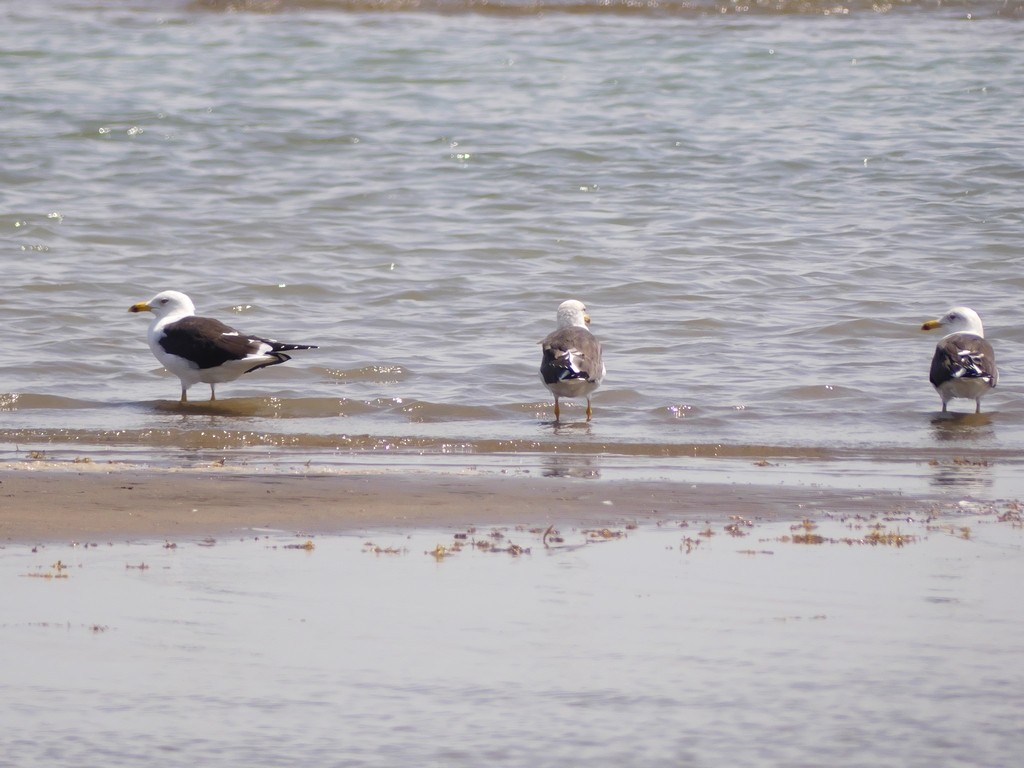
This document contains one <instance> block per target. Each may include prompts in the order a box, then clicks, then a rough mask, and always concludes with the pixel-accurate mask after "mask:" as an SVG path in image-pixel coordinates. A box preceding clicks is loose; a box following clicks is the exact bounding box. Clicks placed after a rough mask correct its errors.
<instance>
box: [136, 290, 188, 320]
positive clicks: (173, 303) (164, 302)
mask: <svg viewBox="0 0 1024 768" xmlns="http://www.w3.org/2000/svg"><path fill="white" fill-rule="evenodd" d="M128 311H129V312H152V313H153V314H154V315H156V317H157V320H162V319H164V318H165V317H175V318H180V317H188V316H189V315H194V314H195V313H196V306H195V304H193V303H192V299H190V298H189V297H188V296H186V295H185V294H184V293H181V292H180V291H161V292H160V293H158V294H157V295H156V296H154V297H153V298H152V299H150V300H149V301H140V302H139V303H138V304H132V305H131V306H130V307H128Z"/></svg>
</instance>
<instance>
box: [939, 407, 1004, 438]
mask: <svg viewBox="0 0 1024 768" xmlns="http://www.w3.org/2000/svg"><path fill="white" fill-rule="evenodd" d="M931 425H932V435H933V436H934V437H935V439H936V440H937V441H939V442H943V441H950V440H976V439H978V438H985V439H995V436H996V432H995V425H994V422H993V419H992V414H990V413H950V412H946V413H938V414H936V415H935V416H933V417H932V420H931Z"/></svg>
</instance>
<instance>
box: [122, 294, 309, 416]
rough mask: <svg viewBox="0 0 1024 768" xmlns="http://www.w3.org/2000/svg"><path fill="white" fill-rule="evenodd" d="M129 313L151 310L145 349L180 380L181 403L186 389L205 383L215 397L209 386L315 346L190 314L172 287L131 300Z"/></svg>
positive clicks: (185, 301) (189, 306)
mask: <svg viewBox="0 0 1024 768" xmlns="http://www.w3.org/2000/svg"><path fill="white" fill-rule="evenodd" d="M128 311H129V312H152V313H153V314H154V315H156V317H154V318H153V322H152V323H151V324H150V326H149V334H148V339H149V348H150V349H151V350H153V354H154V355H156V359H157V360H159V361H160V362H161V363H162V364H163V365H164V367H165V368H167V370H168V371H170V372H171V373H173V374H174V375H175V376H177V377H178V378H179V379H181V402H183V403H185V402H188V388H189V387H191V386H192V385H193V384H198V383H199V382H204V383H206V384H209V385H210V399H211V400H216V399H217V392H216V390H215V389H214V385H216V384H220V383H222V382H226V381H234V380H235V379H237V378H238V377H239V376H241V375H242V374H243V373H250V372H252V371H256V370H259V369H260V368H266V367H267V366H270V365H277V364H278V363H283V362H286V361H287V360H290V359H291V358H290V356H289V355H287V354H285V353H286V352H292V351H294V350H296V349H316V347H315V346H313V345H310V344H282V343H281V342H279V341H274V340H273V339H264V338H262V337H260V336H250V335H248V334H245V333H242V332H241V331H236V330H235V329H234V328H232V327H230V326H227V325H225V324H224V323H222V322H221V321H220V320H214V319H213V318H210V317H196V308H195V305H194V304H193V303H192V299H190V298H189V297H188V296H186V295H185V294H184V293H180V292H178V291H164V292H162V293H158V294H157V295H156V296H154V297H153V298H152V299H150V300H149V301H143V302H139V303H138V304H133V305H132V306H131V307H129V308H128Z"/></svg>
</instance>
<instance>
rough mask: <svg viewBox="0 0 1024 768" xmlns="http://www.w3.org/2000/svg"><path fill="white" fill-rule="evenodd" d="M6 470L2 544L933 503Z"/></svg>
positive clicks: (478, 480) (830, 494)
mask: <svg viewBox="0 0 1024 768" xmlns="http://www.w3.org/2000/svg"><path fill="white" fill-rule="evenodd" d="M25 466H26V468H23V469H8V470H5V471H3V472H0V541H6V542H23V543H24V542H32V541H40V542H43V541H64V540H87V539H103V540H114V541H124V540H137V539H165V538H173V537H183V536H202V535H219V534H226V533H233V532H242V531H245V530H250V529H254V528H259V529H274V530H280V531H288V532H305V533H310V534H330V533H341V532H348V531H356V530H366V529H382V528H390V529H403V530H404V529H412V528H421V529H422V528H441V529H444V528H451V527H459V526H466V525H502V524H504V525H509V524H530V525H535V524H557V525H604V524H621V523H624V522H658V521H660V520H673V519H685V520H703V519H706V520H714V521H720V520H724V519H727V518H729V517H730V516H739V517H742V518H744V519H756V520H773V519H782V520H793V519H800V518H802V517H804V516H807V515H809V514H817V513H820V512H822V511H832V512H837V513H840V514H861V513H863V514H879V515H887V514H896V513H901V514H902V513H907V514H909V513H910V512H912V511H920V510H923V509H925V508H927V507H929V506H932V505H934V504H935V500H934V499H928V498H917V499H912V498H907V497H904V496H903V495H901V494H897V493H891V492H886V491H881V490H880V491H874V492H870V493H851V492H850V491H849V490H846V489H828V488H821V487H803V488H800V487H786V486H781V485H768V484H765V485H749V484H744V485H739V484H737V485H733V484H716V483H707V484H690V483H678V482H668V481H664V482H651V481H627V480H621V481H590V480H579V479H569V478H541V477H536V476H530V475H503V474H500V473H495V474H475V473H471V472H469V471H468V470H467V472H466V473H465V474H458V473H430V472H422V473H417V472H404V473H384V472H382V473H361V474H310V475H302V476H296V475H284V474H280V475H279V474H239V473H237V472H236V471H228V470H224V471H217V470H206V471H175V470H137V469H120V470H115V471H106V470H104V469H102V468H95V469H90V470H87V471H80V472H79V471H74V470H68V469H64V470H60V469H57V468H55V467H54V468H45V467H44V468H41V469H40V468H34V467H33V466H32V465H25Z"/></svg>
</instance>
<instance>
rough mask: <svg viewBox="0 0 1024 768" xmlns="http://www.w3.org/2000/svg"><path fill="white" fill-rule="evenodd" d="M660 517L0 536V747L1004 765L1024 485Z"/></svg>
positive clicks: (323, 761)
mask: <svg viewBox="0 0 1024 768" xmlns="http://www.w3.org/2000/svg"><path fill="white" fill-rule="evenodd" d="M999 514H1003V515H1006V516H1007V517H1006V519H1004V521H1003V522H999V521H998V515H999ZM1014 520H1017V521H1018V522H1017V523H1016V524H1015V523H1014V522H1013V521H1014ZM680 522H681V521H678V520H677V521H669V520H666V521H663V522H662V523H661V524H660V525H658V526H655V525H644V526H641V527H640V528H638V529H628V528H616V529H613V530H611V531H608V529H603V531H601V532H598V531H591V532H587V531H584V530H575V529H574V530H563V531H561V539H562V541H561V542H558V541H556V540H555V539H553V538H550V537H549V538H548V539H547V541H548V543H549V544H551V545H552V546H551V547H550V548H548V547H545V537H543V536H542V534H541V532H540V531H526V530H520V529H501V530H499V531H498V533H499V534H500V537H496V536H495V534H494V531H495V530H496V529H489V528H481V529H478V530H476V531H471V532H469V533H467V534H466V537H465V538H464V539H459V538H456V536H455V535H454V534H455V532H453V531H450V530H449V531H419V532H415V533H412V534H409V533H406V532H397V531H392V532H388V531H375V532H373V533H367V534H365V535H353V536H338V537H319V538H316V539H315V540H312V542H311V546H312V548H311V549H302V548H301V547H302V546H303V545H304V544H305V542H306V541H307V539H306V538H305V537H304V536H302V535H301V534H300V535H298V536H290V535H285V534H283V533H281V532H272V531H263V532H253V534H252V535H250V536H248V537H246V538H242V539H237V540H222V541H213V540H206V541H180V542H176V544H177V546H176V547H175V548H167V547H166V546H165V545H164V544H162V543H159V542H157V543H136V544H120V543H119V544H108V543H105V542H102V541H101V542H99V543H98V544H92V545H90V544H87V543H85V542H83V543H81V544H80V545H78V546H76V547H69V546H67V545H54V546H49V547H46V548H39V549H38V550H36V551H33V550H31V549H30V548H28V547H13V546H8V547H7V548H6V549H5V551H4V556H3V557H2V558H0V580H2V582H3V585H4V588H3V589H2V590H0V606H2V609H3V610H2V614H3V620H2V622H0V648H2V649H3V655H4V659H5V664H4V667H5V673H4V675H3V678H2V679H0V714H2V716H3V722H4V729H3V731H2V733H0V746H2V747H3V754H4V756H5V759H6V760H7V761H10V763H11V764H14V765H32V764H44V763H45V764H46V765H52V766H65V765H67V766H71V765H76V766H77V765H82V764H83V763H85V764H94V763H96V762H102V763H103V764H104V765H111V766H116V765H137V764H139V762H140V761H141V762H152V760H154V759H158V760H159V762H160V764H161V765H168V766H177V765H195V764H203V765H210V764H228V763H230V764H233V765H236V764H245V765H254V766H264V765H267V766H271V765H296V764H306V765H339V766H341V765H397V764H401V765H410V764H415V765H437V764H443V765H480V764H481V762H486V763H488V764H500V765H510V766H519V765H523V766H547V765H565V764H567V763H573V764H578V763H586V764H588V765H620V766H631V765H652V764H659V765H668V764H672V765H691V766H717V765H722V764H724V763H728V764H729V765H736V766H769V765H794V766H796V765H834V766H867V765H871V766H901V768H902V767H906V766H934V765H944V766H959V765H963V766H968V765H970V766H977V765H990V766H997V765H1013V764H1015V762H1016V759H1017V757H1018V756H1019V754H1020V749H1021V746H1022V741H1021V739H1022V736H1021V734H1022V733H1024V728H1022V726H1024V721H1022V719H1021V713H1022V712H1024V699H1022V695H1024V694H1022V691H1024V685H1022V683H1024V678H1022V671H1021V666H1020V663H1019V658H1018V657H1019V648H1020V647H1021V645H1022V643H1024V612H1022V609H1021V604H1020V601H1019V600H1017V599H1016V586H1015V585H1017V584H1019V583H1020V578H1021V562H1022V560H1021V548H1022V545H1024V539H1022V532H1021V528H1020V527H1019V508H1018V509H1016V511H1014V509H1012V508H1007V507H1000V508H998V509H996V510H989V509H985V508H982V507H980V506H979V507H964V508H963V509H962V510H961V511H960V512H959V513H950V514H947V515H945V516H943V517H941V518H939V519H932V520H917V521H911V520H906V519H904V520H870V521H869V520H865V519H862V518H851V519H846V520H839V519H835V520H827V519H822V520H820V521H819V524H818V526H817V527H816V528H814V529H812V530H807V529H805V528H804V527H802V526H800V525H796V526H793V525H791V524H789V523H761V522H756V521H731V522H730V523H729V524H730V525H735V526H737V528H738V530H739V531H740V532H744V533H746V535H745V536H741V537H733V536H729V535H727V531H726V530H725V528H724V525H725V524H724V523H723V522H713V523H711V524H710V525H709V524H707V523H705V522H703V521H700V520H692V521H689V524H688V525H686V526H685V527H681V526H680ZM705 528H707V529H710V530H711V531H713V533H714V534H715V535H713V536H710V537H709V536H706V535H702V531H704V530H705ZM809 533H810V534H811V535H819V536H822V537H823V538H825V539H826V540H827V541H826V543H821V544H816V545H815V544H809V543H804V544H798V543H795V541H794V537H796V536H801V535H807V534H809ZM871 536H875V537H876V541H878V542H883V541H886V540H887V541H889V543H888V544H886V543H876V544H875V545H870V544H867V543H865V542H866V541H867V540H869V537H871ZM481 542H483V543H484V544H486V546H488V547H489V548H490V549H488V550H484V549H481V548H479V546H480V543H481ZM458 544H461V545H462V549H461V550H459V551H453V549H452V548H453V547H454V546H456V545H458ZM898 544H901V546H898ZM439 545H440V546H444V547H446V548H448V550H447V551H448V552H449V553H450V554H449V555H448V556H446V557H441V558H435V557H434V556H432V555H431V554H430V552H432V551H434V550H435V548H436V547H438V546H439ZM513 546H519V547H522V548H524V551H522V552H521V553H519V554H512V553H511V552H510V551H509V549H510V548H511V547H513ZM286 547H289V548H286ZM57 563H60V565H59V566H58V565H57ZM142 566H145V568H143V567H142ZM55 577H60V578H55ZM41 659H45V663H39V661H40V660H41Z"/></svg>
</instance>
